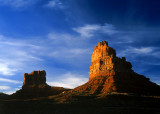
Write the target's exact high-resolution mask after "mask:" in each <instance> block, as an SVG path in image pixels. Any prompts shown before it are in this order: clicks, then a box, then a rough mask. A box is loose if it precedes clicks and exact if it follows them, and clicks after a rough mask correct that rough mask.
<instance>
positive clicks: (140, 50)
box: [118, 47, 157, 56]
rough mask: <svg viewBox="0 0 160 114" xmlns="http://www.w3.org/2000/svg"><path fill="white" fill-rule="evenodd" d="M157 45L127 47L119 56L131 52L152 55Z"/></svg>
mask: <svg viewBox="0 0 160 114" xmlns="http://www.w3.org/2000/svg"><path fill="white" fill-rule="evenodd" d="M156 49H157V48H156V47H140V48H137V47H127V49H125V50H123V51H121V52H120V53H118V56H126V55H129V54H133V55H134V54H135V55H143V56H144V55H152V54H153V52H154V51H155V50H156Z"/></svg>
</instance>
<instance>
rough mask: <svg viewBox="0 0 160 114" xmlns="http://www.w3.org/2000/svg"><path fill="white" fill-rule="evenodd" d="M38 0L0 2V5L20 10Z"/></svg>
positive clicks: (4, 0) (7, 0)
mask: <svg viewBox="0 0 160 114" xmlns="http://www.w3.org/2000/svg"><path fill="white" fill-rule="evenodd" d="M37 1H39V0H0V5H6V6H11V7H13V8H22V7H26V6H30V5H32V4H34V3H35V2H37Z"/></svg>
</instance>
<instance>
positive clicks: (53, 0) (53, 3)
mask: <svg viewBox="0 0 160 114" xmlns="http://www.w3.org/2000/svg"><path fill="white" fill-rule="evenodd" d="M44 7H46V8H51V9H52V8H54V9H64V8H66V7H65V5H64V4H63V3H62V2H61V1H60V0H50V1H48V3H47V4H45V5H44Z"/></svg>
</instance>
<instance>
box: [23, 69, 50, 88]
mask: <svg viewBox="0 0 160 114" xmlns="http://www.w3.org/2000/svg"><path fill="white" fill-rule="evenodd" d="M40 85H47V84H46V71H44V70H42V71H33V72H31V73H30V74H28V73H25V74H24V81H23V86H22V88H25V87H33V86H40Z"/></svg>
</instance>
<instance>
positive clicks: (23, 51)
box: [0, 35, 43, 76]
mask: <svg viewBox="0 0 160 114" xmlns="http://www.w3.org/2000/svg"><path fill="white" fill-rule="evenodd" d="M0 48H1V50H0V54H1V56H0V74H2V75H7V76H8V75H15V74H16V73H17V72H18V71H20V70H21V69H22V68H24V66H27V64H28V63H29V62H31V61H34V62H36V61H43V60H42V59H41V58H40V57H39V56H38V55H37V51H38V50H41V47H40V46H36V45H34V44H32V43H31V42H30V41H22V40H18V39H16V38H14V40H13V38H8V37H5V36H3V35H1V40H0Z"/></svg>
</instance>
